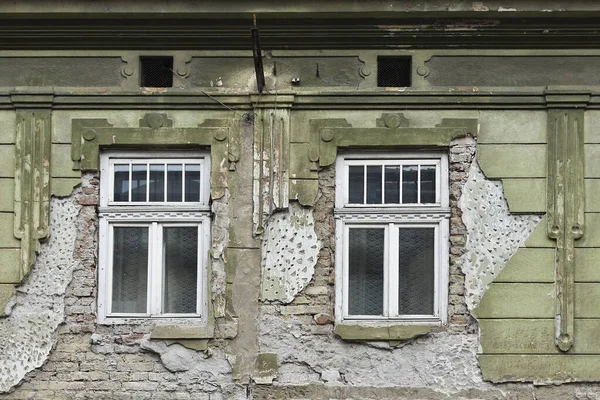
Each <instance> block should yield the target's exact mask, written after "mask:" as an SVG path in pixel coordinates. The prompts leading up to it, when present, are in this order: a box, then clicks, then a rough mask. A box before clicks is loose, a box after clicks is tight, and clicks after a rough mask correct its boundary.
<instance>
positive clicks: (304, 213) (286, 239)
mask: <svg viewBox="0 0 600 400" xmlns="http://www.w3.org/2000/svg"><path fill="white" fill-rule="evenodd" d="M320 249H321V244H320V243H319V240H318V239H317V234H316V232H315V222H314V218H313V210H312V209H310V208H304V207H302V206H301V205H299V204H297V203H291V204H290V207H289V209H288V210H286V211H282V212H277V213H274V214H273V215H272V216H271V217H270V218H269V220H268V222H267V225H266V229H265V233H264V240H263V241H262V263H261V266H262V274H261V276H262V283H261V298H262V299H263V300H279V301H282V302H284V303H289V302H291V301H292V300H293V299H294V297H295V296H296V295H297V294H298V293H299V292H300V291H302V290H303V289H304V288H305V287H306V285H308V283H309V282H310V280H311V279H312V276H313V274H314V272H315V265H316V263H317V259H318V256H319V250H320Z"/></svg>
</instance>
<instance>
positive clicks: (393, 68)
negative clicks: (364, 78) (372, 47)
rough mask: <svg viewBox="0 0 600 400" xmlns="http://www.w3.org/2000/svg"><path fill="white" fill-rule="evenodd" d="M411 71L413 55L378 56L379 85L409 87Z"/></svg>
mask: <svg viewBox="0 0 600 400" xmlns="http://www.w3.org/2000/svg"><path fill="white" fill-rule="evenodd" d="M411 71H412V59H411V57H384V56H381V57H377V86H379V87H409V86H410V85H411V79H410V78H411Z"/></svg>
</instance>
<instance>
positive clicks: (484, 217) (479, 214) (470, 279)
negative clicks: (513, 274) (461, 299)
mask: <svg viewBox="0 0 600 400" xmlns="http://www.w3.org/2000/svg"><path fill="white" fill-rule="evenodd" d="M459 207H460V209H461V210H462V220H463V222H464V224H465V226H466V228H467V232H468V233H467V242H466V245H465V253H464V254H463V255H462V257H461V265H462V271H463V273H464V274H465V292H466V293H465V302H466V304H467V307H468V308H469V310H473V309H474V308H475V307H476V306H477V305H478V304H479V302H480V301H481V298H482V297H483V295H484V294H485V292H486V290H487V289H488V288H489V286H490V284H491V283H492V281H493V280H494V279H495V278H496V276H498V274H499V273H500V271H502V269H503V268H504V267H505V266H506V264H507V263H508V261H509V260H510V258H511V257H512V256H513V255H514V254H515V253H516V252H517V250H518V249H519V247H520V246H522V245H523V243H524V242H525V240H527V238H528V237H529V236H530V235H531V234H532V233H533V231H534V230H535V228H536V226H537V224H538V223H539V222H540V220H541V216H539V215H512V214H511V213H510V210H509V208H508V203H507V202H506V198H505V197H504V193H503V191H502V184H501V183H500V182H494V181H490V180H488V179H486V177H485V176H484V174H483V172H482V171H481V168H480V167H479V164H478V163H477V161H475V162H473V163H472V164H471V168H470V171H469V178H468V179H467V182H466V184H465V187H464V189H463V195H462V196H461V198H460V200H459Z"/></svg>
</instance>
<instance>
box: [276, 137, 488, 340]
mask: <svg viewBox="0 0 600 400" xmlns="http://www.w3.org/2000/svg"><path fill="white" fill-rule="evenodd" d="M475 153H476V142H475V140H474V139H473V138H463V139H457V140H454V141H453V142H452V143H451V146H450V148H449V152H448V158H449V159H448V161H449V177H448V179H449V192H450V208H451V216H450V247H449V250H450V251H449V252H450V257H449V263H450V265H449V271H450V276H449V290H448V320H449V323H448V329H449V330H451V331H453V332H464V331H468V332H470V333H473V332H475V327H476V321H475V319H474V318H472V317H471V316H470V314H469V311H468V309H467V306H466V304H465V298H464V282H465V276H464V274H463V273H462V271H461V268H460V256H461V255H462V254H463V252H464V247H465V243H466V239H467V230H466V228H465V226H464V224H463V222H462V219H461V215H462V214H461V210H460V208H459V207H458V200H459V199H460V196H461V195H462V188H463V186H464V184H465V183H466V181H467V178H468V171H469V168H470V166H471V163H472V162H473V160H474V158H475ZM334 204H335V165H332V166H329V167H326V168H324V169H322V170H321V171H320V172H319V193H318V197H317V201H316V204H315V207H314V219H315V231H316V233H317V236H318V238H319V240H320V241H321V245H322V248H321V251H320V253H319V259H318V261H317V265H316V267H315V275H314V277H313V279H312V281H311V282H310V284H309V285H308V287H307V288H306V289H305V290H304V291H303V292H302V293H301V294H300V295H299V296H298V297H296V298H295V299H294V301H293V302H292V303H291V304H290V305H285V306H280V312H281V313H282V314H283V315H310V316H312V318H311V319H308V318H306V320H307V322H309V323H310V324H328V323H332V322H333V320H334V318H335V316H334V305H335V287H334V284H335V266H334V263H335V261H334V260H335V251H336V248H335V245H336V243H335V219H334V215H333V210H334ZM314 329H316V328H313V330H314Z"/></svg>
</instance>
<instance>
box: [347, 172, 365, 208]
mask: <svg viewBox="0 0 600 400" xmlns="http://www.w3.org/2000/svg"><path fill="white" fill-rule="evenodd" d="M364 168H365V167H363V166H362V165H351V166H349V167H348V181H349V182H348V202H349V203H350V204H364V202H365V197H364V192H365V175H364V174H365V169H364Z"/></svg>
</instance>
